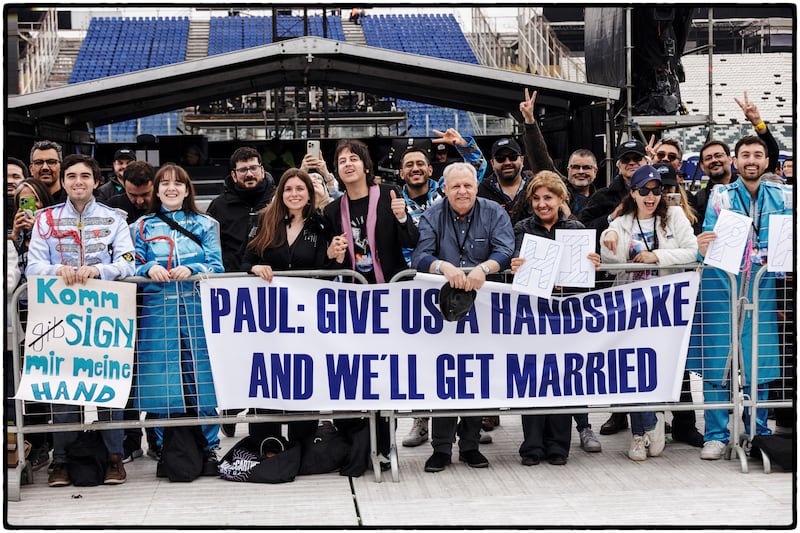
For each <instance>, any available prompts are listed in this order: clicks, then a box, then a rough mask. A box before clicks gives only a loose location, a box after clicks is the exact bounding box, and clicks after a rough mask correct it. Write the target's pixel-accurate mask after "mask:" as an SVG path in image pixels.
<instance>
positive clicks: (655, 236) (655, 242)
mask: <svg viewBox="0 0 800 533" xmlns="http://www.w3.org/2000/svg"><path fill="white" fill-rule="evenodd" d="M633 218H634V219H636V225H637V226H639V234H640V235H641V236H642V241H643V242H644V246H645V248H647V251H648V252H652V251H653V250H658V232H657V231H656V225H657V224H658V217H655V218H653V247H652V248H650V245H649V244H647V238H646V237H645V236H644V230H643V229H642V223H641V222H639V215H637V214H636V213H634V214H633Z"/></svg>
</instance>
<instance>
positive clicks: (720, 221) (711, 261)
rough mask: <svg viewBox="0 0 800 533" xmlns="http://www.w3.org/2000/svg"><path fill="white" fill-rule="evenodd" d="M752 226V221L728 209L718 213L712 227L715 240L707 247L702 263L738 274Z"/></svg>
mask: <svg viewBox="0 0 800 533" xmlns="http://www.w3.org/2000/svg"><path fill="white" fill-rule="evenodd" d="M752 224H753V219H752V218H750V217H748V216H745V215H742V214H739V213H735V212H733V211H730V210H728V209H723V210H722V211H720V212H719V218H717V223H716V224H715V225H714V233H716V234H717V238H716V239H714V240H713V241H711V244H709V245H708V251H706V256H705V258H704V261H703V262H704V263H705V264H706V265H709V266H713V267H717V268H721V269H722V270H724V271H725V272H730V273H731V274H738V273H739V266H740V265H741V263H742V257H744V254H745V247H746V246H747V238H748V236H749V235H750V228H751V227H752Z"/></svg>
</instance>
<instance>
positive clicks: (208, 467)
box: [200, 449, 219, 477]
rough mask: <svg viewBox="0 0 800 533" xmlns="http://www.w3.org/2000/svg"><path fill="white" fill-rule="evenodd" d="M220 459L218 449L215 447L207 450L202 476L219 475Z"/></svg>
mask: <svg viewBox="0 0 800 533" xmlns="http://www.w3.org/2000/svg"><path fill="white" fill-rule="evenodd" d="M218 467H219V459H217V451H216V450H215V449H212V450H206V451H205V458H204V460H203V472H202V473H201V474H200V475H201V476H209V477H211V476H214V477H216V476H218V475H219V468H218Z"/></svg>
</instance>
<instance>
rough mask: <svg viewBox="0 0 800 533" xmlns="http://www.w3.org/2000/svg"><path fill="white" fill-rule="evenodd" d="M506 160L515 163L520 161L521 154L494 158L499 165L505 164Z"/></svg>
mask: <svg viewBox="0 0 800 533" xmlns="http://www.w3.org/2000/svg"><path fill="white" fill-rule="evenodd" d="M506 159H508V160H509V161H511V162H512V163H513V162H514V161H516V160H517V159H519V154H506V155H496V156H494V160H495V161H496V162H497V163H504V162H505V160H506Z"/></svg>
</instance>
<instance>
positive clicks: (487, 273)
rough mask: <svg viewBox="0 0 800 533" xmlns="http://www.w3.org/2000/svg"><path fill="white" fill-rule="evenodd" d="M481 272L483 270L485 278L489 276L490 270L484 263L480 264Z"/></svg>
mask: <svg viewBox="0 0 800 533" xmlns="http://www.w3.org/2000/svg"><path fill="white" fill-rule="evenodd" d="M481 270H483V273H484V274H486V275H487V276H488V275H489V272H491V271H492V269H491V268H489V265H487V264H486V263H481Z"/></svg>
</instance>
